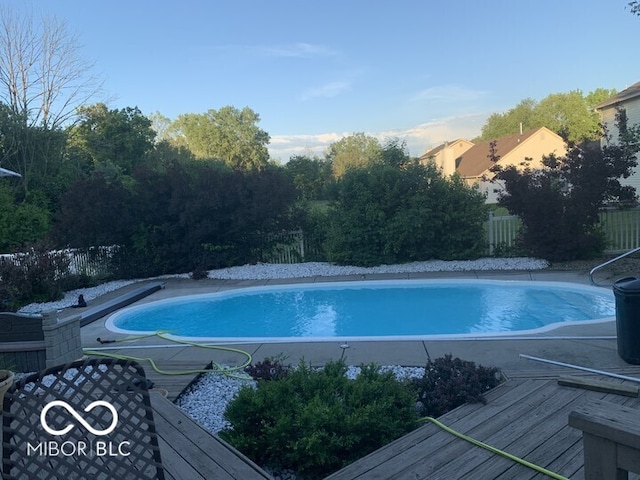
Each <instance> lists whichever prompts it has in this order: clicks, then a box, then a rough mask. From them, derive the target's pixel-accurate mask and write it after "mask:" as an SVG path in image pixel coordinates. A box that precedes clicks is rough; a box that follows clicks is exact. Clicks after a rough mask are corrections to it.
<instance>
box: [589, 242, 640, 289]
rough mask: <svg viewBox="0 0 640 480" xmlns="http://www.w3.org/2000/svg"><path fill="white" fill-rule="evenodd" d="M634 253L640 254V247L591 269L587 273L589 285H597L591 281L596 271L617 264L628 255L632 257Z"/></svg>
mask: <svg viewBox="0 0 640 480" xmlns="http://www.w3.org/2000/svg"><path fill="white" fill-rule="evenodd" d="M636 252H640V247H636V248H634V249H632V250H629V251H628V252H625V253H623V254H622V255H618V256H617V257H616V258H612V259H611V260H607V261H606V262H604V263H601V264H600V265H597V266H595V267H593V268H592V269H591V271H590V272H589V280H591V283H592V284H593V285H597V283H596V282H595V281H594V280H593V274H594V273H596V272H597V271H598V270H600V269H601V268H604V267H606V266H608V265H611V264H612V263H615V262H617V261H618V260H620V259H622V258H625V257H628V256H629V255H633V254H634V253H636Z"/></svg>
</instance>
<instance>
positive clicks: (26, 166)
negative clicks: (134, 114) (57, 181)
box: [0, 6, 99, 196]
mask: <svg viewBox="0 0 640 480" xmlns="http://www.w3.org/2000/svg"><path fill="white" fill-rule="evenodd" d="M79 52H80V45H79V43H78V39H77V37H76V36H75V35H74V34H72V33H70V32H69V30H68V29H67V26H66V24H65V23H64V22H59V21H58V20H56V19H55V18H44V19H43V20H42V22H41V23H40V24H37V23H36V22H34V20H33V18H32V17H31V16H28V15H25V16H20V15H17V14H15V13H14V12H13V11H12V10H11V9H10V8H9V7H7V6H1V7H0V103H1V104H3V105H4V106H5V107H6V109H7V110H8V113H4V114H3V115H2V121H3V123H5V126H6V122H7V121H8V123H9V124H10V128H11V130H12V132H13V135H11V136H10V137H9V140H8V142H6V143H5V152H4V155H3V158H2V160H3V161H4V162H5V164H6V165H7V166H9V168H11V169H13V170H16V171H17V172H19V173H21V174H22V178H21V179H20V185H19V186H20V188H21V189H22V190H23V195H24V196H26V195H28V193H29V187H30V183H31V181H32V178H33V177H34V176H36V175H42V176H48V175H50V168H51V165H50V164H51V162H52V161H54V160H56V159H59V158H60V153H59V151H58V150H56V149H57V148H58V147H59V142H58V141H57V135H58V133H59V131H60V129H61V127H62V126H63V125H64V124H65V123H66V122H68V121H69V120H71V119H72V118H73V116H74V115H75V110H76V108H77V107H78V106H80V105H83V104H84V103H85V102H86V101H87V100H88V99H89V98H91V97H92V96H94V95H95V94H96V93H97V92H98V91H99V82H98V81H97V79H96V77H94V76H93V75H91V68H92V66H91V65H90V64H88V63H87V62H85V61H84V60H83V59H82V58H81V57H80V55H79ZM52 132H53V133H52ZM7 145H8V147H7ZM7 152H8V153H7Z"/></svg>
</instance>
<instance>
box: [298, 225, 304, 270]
mask: <svg viewBox="0 0 640 480" xmlns="http://www.w3.org/2000/svg"><path fill="white" fill-rule="evenodd" d="M298 231H299V232H300V233H299V238H300V261H302V262H304V232H303V231H302V229H300V230H298Z"/></svg>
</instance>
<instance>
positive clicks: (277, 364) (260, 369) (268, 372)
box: [244, 356, 289, 380]
mask: <svg viewBox="0 0 640 480" xmlns="http://www.w3.org/2000/svg"><path fill="white" fill-rule="evenodd" d="M283 361H284V357H283V356H277V357H273V358H265V359H264V360H263V361H262V362H256V363H255V364H253V365H249V366H248V367H246V368H245V369H244V371H245V372H246V373H247V374H249V375H251V378H253V379H254V380H280V379H282V378H284V377H286V376H287V375H288V374H289V365H285V364H284V363H283Z"/></svg>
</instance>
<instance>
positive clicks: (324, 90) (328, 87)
mask: <svg viewBox="0 0 640 480" xmlns="http://www.w3.org/2000/svg"><path fill="white" fill-rule="evenodd" d="M350 89H351V83H350V82H345V81H337V82H329V83H325V84H324V85H320V86H319V87H313V88H309V89H307V90H305V91H304V92H302V95H301V99H302V100H303V101H305V100H310V99H312V98H332V97H336V96H338V95H340V94H341V93H343V92H346V91H348V90H350Z"/></svg>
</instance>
